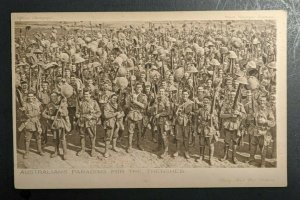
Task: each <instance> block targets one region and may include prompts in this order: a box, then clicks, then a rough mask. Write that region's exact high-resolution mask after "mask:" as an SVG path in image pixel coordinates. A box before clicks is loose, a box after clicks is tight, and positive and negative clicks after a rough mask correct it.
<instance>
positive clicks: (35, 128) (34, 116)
mask: <svg viewBox="0 0 300 200" xmlns="http://www.w3.org/2000/svg"><path fill="white" fill-rule="evenodd" d="M34 98H35V97H34V94H33V93H32V92H28V95H27V102H25V103H24V105H23V107H22V108H20V109H21V110H22V111H24V113H25V116H26V120H25V121H24V122H23V123H22V124H21V126H20V127H19V128H18V130H19V131H20V132H21V131H22V130H25V154H24V159H27V158H28V157H29V148H30V140H31V138H32V135H34V137H35V139H36V143H37V150H38V152H39V154H40V155H41V156H44V152H43V150H42V143H41V134H42V128H41V123H40V121H39V119H40V114H41V110H40V107H39V105H38V104H36V102H34Z"/></svg>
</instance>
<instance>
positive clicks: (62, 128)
mask: <svg viewBox="0 0 300 200" xmlns="http://www.w3.org/2000/svg"><path fill="white" fill-rule="evenodd" d="M42 115H43V117H44V118H45V119H47V120H48V126H49V127H48V128H50V129H51V131H52V134H53V139H54V142H55V150H54V153H53V154H52V155H51V157H56V156H57V155H58V154H59V145H60V143H62V147H63V159H64V160H66V159H67V142H66V136H65V134H66V130H70V129H71V124H70V121H69V116H68V104H67V99H62V100H61V102H56V103H54V102H50V103H49V104H48V105H47V107H46V109H45V110H44V112H43V114H42Z"/></svg>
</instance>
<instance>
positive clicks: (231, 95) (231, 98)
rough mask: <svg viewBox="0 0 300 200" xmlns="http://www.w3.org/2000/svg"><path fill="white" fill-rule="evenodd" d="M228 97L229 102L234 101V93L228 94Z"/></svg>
mask: <svg viewBox="0 0 300 200" xmlns="http://www.w3.org/2000/svg"><path fill="white" fill-rule="evenodd" d="M229 97H230V100H231V101H234V98H235V93H230V96H229Z"/></svg>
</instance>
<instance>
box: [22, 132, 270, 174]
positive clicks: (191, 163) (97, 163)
mask: <svg viewBox="0 0 300 200" xmlns="http://www.w3.org/2000/svg"><path fill="white" fill-rule="evenodd" d="M169 140H170V145H169V155H168V156H167V157H165V158H163V159H162V158H160V157H159V156H158V155H157V154H156V153H154V151H153V150H154V149H155V148H156V146H157V143H153V142H152V141H151V136H150V133H148V134H146V138H145V139H144V141H143V143H144V148H145V150H144V151H140V150H138V149H136V146H135V145H134V146H133V151H132V152H131V153H130V154H129V153H127V152H126V150H125V149H126V145H127V137H126V134H125V137H124V138H123V139H122V141H121V143H119V144H118V149H119V152H113V151H111V150H110V154H111V156H110V157H109V158H104V157H103V152H104V143H103V130H101V129H100V130H98V131H97V141H96V151H97V156H96V157H91V156H90V148H89V146H88V148H87V150H86V153H85V154H84V155H82V156H77V155H76V152H77V151H79V150H80V142H79V135H78V134H77V133H75V132H74V133H72V134H71V135H68V136H67V142H68V149H69V150H68V156H69V159H68V160H66V161H64V160H63V159H62V157H61V156H58V157H55V158H50V155H51V153H52V152H53V151H54V147H53V142H52V136H51V133H49V134H48V143H47V145H46V146H45V147H44V151H45V156H40V155H39V154H37V151H36V143H35V139H33V140H32V141H31V151H30V154H29V155H30V157H29V159H23V153H24V150H22V147H21V148H19V149H18V151H17V166H18V168H20V169H71V168H73V169H74V168H207V167H210V166H209V165H208V163H207V161H206V160H207V159H208V156H206V160H205V161H200V162H196V158H198V157H199V145H198V140H197V139H196V145H195V147H191V148H190V153H191V159H189V160H187V159H185V158H184V157H183V155H182V153H181V154H179V156H178V157H176V158H173V157H172V156H171V155H172V154H173V153H174V151H175V144H174V142H172V141H173V140H174V138H173V137H172V136H169ZM88 145H89V142H88ZM223 147H224V142H223V139H219V141H218V142H217V143H216V144H215V154H214V159H213V161H214V166H212V167H215V168H255V167H259V161H260V156H259V155H256V156H255V158H256V162H254V163H251V164H248V163H246V162H245V161H246V160H247V158H248V157H249V153H248V150H247V149H248V148H249V147H248V144H247V143H246V144H245V145H244V146H243V147H239V148H238V153H237V159H238V161H239V162H238V164H233V163H231V161H229V160H227V161H224V162H221V161H219V158H221V157H222V156H223V153H224V151H223ZM60 152H61V154H62V149H60ZM258 152H259V151H258ZM270 154H271V149H269V151H268V155H269V156H267V159H266V167H275V166H276V159H271V158H270ZM206 155H208V150H206ZM229 156H230V157H231V152H229Z"/></svg>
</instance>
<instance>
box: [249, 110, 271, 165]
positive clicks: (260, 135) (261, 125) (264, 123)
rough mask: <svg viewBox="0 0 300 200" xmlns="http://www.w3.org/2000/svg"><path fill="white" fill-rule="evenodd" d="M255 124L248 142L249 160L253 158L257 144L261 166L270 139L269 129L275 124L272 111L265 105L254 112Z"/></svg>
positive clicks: (263, 162) (263, 163)
mask: <svg viewBox="0 0 300 200" xmlns="http://www.w3.org/2000/svg"><path fill="white" fill-rule="evenodd" d="M254 118H255V126H254V128H253V135H252V138H251V143H250V161H251V160H254V155H255V153H256V149H257V146H259V147H260V149H261V167H264V166H265V157H266V153H267V148H268V146H269V145H270V143H271V141H272V135H271V131H270V129H271V128H272V127H274V126H275V117H274V114H273V111H272V110H270V109H268V108H267V107H259V108H258V109H257V112H256V113H255V114H254Z"/></svg>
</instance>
